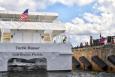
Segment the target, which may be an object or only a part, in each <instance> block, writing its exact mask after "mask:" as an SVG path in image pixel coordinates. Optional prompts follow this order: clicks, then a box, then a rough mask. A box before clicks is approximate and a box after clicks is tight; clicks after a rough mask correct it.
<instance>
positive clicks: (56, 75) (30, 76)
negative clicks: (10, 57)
mask: <svg viewBox="0 0 115 77" xmlns="http://www.w3.org/2000/svg"><path fill="white" fill-rule="evenodd" d="M0 77H115V73H106V72H100V73H96V72H88V71H87V72H86V71H74V72H15V73H8V72H7V73H0Z"/></svg>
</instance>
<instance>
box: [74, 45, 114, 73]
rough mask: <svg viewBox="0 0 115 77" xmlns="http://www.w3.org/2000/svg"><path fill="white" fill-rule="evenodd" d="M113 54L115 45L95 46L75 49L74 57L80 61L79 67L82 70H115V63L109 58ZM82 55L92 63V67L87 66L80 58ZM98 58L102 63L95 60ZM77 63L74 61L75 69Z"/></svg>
mask: <svg viewBox="0 0 115 77" xmlns="http://www.w3.org/2000/svg"><path fill="white" fill-rule="evenodd" d="M111 55H115V45H104V46H93V47H84V48H74V49H73V57H74V58H75V59H76V60H77V61H78V62H79V63H80V67H79V68H80V69H82V70H88V69H89V70H94V71H107V72H115V65H114V64H113V63H112V62H110V61H109V60H108V56H111ZM82 56H84V57H85V58H86V59H87V60H88V61H89V62H90V63H91V67H90V68H87V67H86V66H85V63H83V62H82V61H81V60H80V57H82ZM95 58H96V59H95ZM98 60H99V63H100V64H99V63H98V62H97V63H96V62H95V61H98ZM114 62H115V59H114ZM75 65H76V64H75V63H73V69H77V68H76V67H75ZM86 65H87V64H86Z"/></svg>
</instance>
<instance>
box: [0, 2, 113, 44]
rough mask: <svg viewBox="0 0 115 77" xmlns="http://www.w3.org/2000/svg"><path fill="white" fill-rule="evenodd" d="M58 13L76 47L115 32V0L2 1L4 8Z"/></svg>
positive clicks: (0, 6)
mask: <svg viewBox="0 0 115 77" xmlns="http://www.w3.org/2000/svg"><path fill="white" fill-rule="evenodd" d="M27 8H28V9H29V11H35V12H42V11H43V12H56V13H58V14H59V17H58V20H60V21H61V22H63V23H65V26H66V32H65V34H66V35H67V36H68V37H69V41H70V42H71V43H72V45H73V46H77V45H78V44H79V43H80V42H87V41H88V42H89V36H90V35H92V36H93V37H94V38H98V37H99V34H100V33H101V34H102V36H104V37H106V36H109V35H115V22H114V21H115V0H0V10H10V11H24V10H25V9H27Z"/></svg>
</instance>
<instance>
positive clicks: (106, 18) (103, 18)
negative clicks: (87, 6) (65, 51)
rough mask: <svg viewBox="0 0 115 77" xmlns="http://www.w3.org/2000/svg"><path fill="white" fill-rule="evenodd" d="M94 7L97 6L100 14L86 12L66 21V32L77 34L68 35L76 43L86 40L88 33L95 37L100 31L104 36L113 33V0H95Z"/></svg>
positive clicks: (114, 4) (114, 11)
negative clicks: (79, 16) (70, 20)
mask: <svg viewBox="0 0 115 77" xmlns="http://www.w3.org/2000/svg"><path fill="white" fill-rule="evenodd" d="M94 8H97V10H98V11H99V12H100V15H96V14H93V13H88V12H86V13H84V15H83V16H82V18H78V17H76V18H75V19H73V20H72V22H71V23H66V25H67V26H66V29H67V31H66V33H68V34H70V35H76V36H77V37H76V38H74V36H70V37H73V38H74V40H76V42H77V45H78V44H80V42H84V40H87V38H88V37H89V36H90V35H93V36H95V35H96V36H97V37H99V34H100V33H102V35H103V36H105V37H106V36H110V35H115V22H114V21H115V10H114V9H115V1H114V0H97V2H96V3H95V5H94ZM81 36H82V37H81ZM83 36H84V37H85V38H83ZM73 38H72V39H71V40H73ZM87 41H88V40H87ZM73 44H74V43H73ZM74 45H75V44H74Z"/></svg>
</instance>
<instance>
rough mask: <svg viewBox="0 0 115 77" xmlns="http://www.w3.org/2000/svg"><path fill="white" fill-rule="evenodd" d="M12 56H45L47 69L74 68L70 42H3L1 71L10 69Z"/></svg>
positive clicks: (0, 61)
mask: <svg viewBox="0 0 115 77" xmlns="http://www.w3.org/2000/svg"><path fill="white" fill-rule="evenodd" d="M12 58H21V59H26V60H30V59H34V58H37V59H40V58H45V59H46V61H45V62H42V63H44V65H46V70H47V71H59V70H65V71H66V70H72V51H71V46H70V45H69V44H35V43H1V44H0V71H8V62H9V60H10V59H12ZM42 63H41V64H42ZM39 64H40V62H38V65H39Z"/></svg>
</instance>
